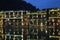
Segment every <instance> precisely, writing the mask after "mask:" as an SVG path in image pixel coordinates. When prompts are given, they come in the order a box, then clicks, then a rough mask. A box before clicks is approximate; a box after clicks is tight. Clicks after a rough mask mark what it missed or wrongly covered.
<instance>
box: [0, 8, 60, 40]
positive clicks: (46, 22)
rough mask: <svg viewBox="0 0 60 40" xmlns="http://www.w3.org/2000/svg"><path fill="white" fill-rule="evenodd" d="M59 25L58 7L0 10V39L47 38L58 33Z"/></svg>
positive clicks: (59, 14) (59, 12)
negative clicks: (33, 10) (39, 9)
mask: <svg viewBox="0 0 60 40" xmlns="http://www.w3.org/2000/svg"><path fill="white" fill-rule="evenodd" d="M48 14H49V15H48ZM59 26H60V9H59V8H57V9H48V10H41V11H37V12H29V11H0V38H1V40H2V39H3V40H7V39H10V40H21V39H22V40H24V39H26V40H29V39H30V40H31V39H35V40H42V39H43V40H48V39H47V38H50V37H52V36H57V35H60V31H59V30H60V27H59ZM31 33H32V34H31ZM51 40H52V39H51ZM54 40H55V39H54Z"/></svg>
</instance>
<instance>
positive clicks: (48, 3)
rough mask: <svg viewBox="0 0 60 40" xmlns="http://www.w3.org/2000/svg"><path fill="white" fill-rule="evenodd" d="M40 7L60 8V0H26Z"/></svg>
mask: <svg viewBox="0 0 60 40" xmlns="http://www.w3.org/2000/svg"><path fill="white" fill-rule="evenodd" d="M25 1H26V2H28V3H31V4H32V5H34V6H36V7H37V8H39V9H44V8H56V7H58V8H60V0H25Z"/></svg>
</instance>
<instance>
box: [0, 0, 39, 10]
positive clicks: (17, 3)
mask: <svg viewBox="0 0 60 40" xmlns="http://www.w3.org/2000/svg"><path fill="white" fill-rule="evenodd" d="M0 10H29V11H37V10H39V9H37V8H36V7H35V6H33V5H31V4H30V3H27V2H25V1H22V0H0Z"/></svg>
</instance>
